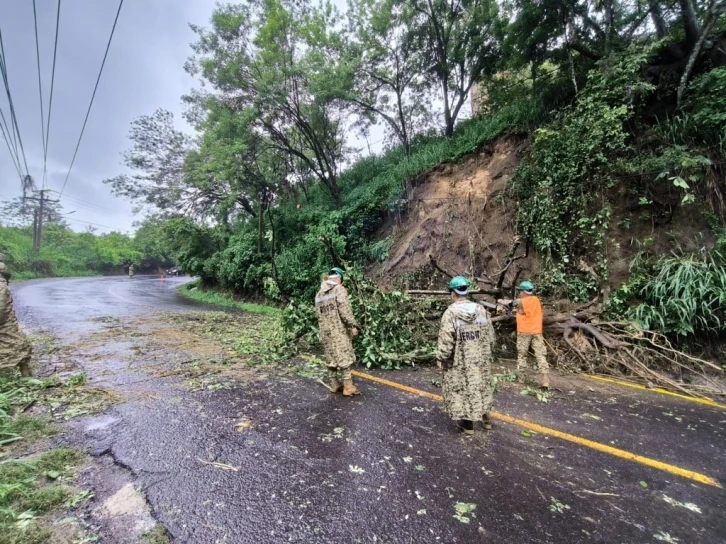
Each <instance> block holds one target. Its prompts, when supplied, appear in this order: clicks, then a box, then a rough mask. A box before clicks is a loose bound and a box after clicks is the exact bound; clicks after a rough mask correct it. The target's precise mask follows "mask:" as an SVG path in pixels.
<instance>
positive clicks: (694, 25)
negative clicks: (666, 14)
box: [678, 0, 701, 49]
mask: <svg viewBox="0 0 726 544" xmlns="http://www.w3.org/2000/svg"><path fill="white" fill-rule="evenodd" d="M678 4H679V5H680V6H681V19H683V30H684V31H685V33H686V41H687V42H688V47H689V49H690V48H692V47H693V46H695V45H696V42H698V38H699V36H700V35H701V27H700V25H699V24H698V18H697V17H696V9H695V8H694V7H693V0H678Z"/></svg>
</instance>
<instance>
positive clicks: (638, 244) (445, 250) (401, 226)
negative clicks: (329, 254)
mask: <svg viewBox="0 0 726 544" xmlns="http://www.w3.org/2000/svg"><path fill="white" fill-rule="evenodd" d="M529 144H530V142H529V140H528V139H526V138H523V137H521V136H519V137H518V136H512V135H508V136H504V137H502V138H499V139H497V140H495V141H493V142H490V143H488V144H485V145H484V146H482V147H481V148H480V149H479V151H478V152H476V153H474V154H471V155H468V156H466V157H464V158H463V159H462V160H461V161H459V162H457V163H454V164H442V165H440V166H438V167H436V168H434V169H433V170H431V171H429V172H427V173H425V174H423V175H421V176H419V178H418V179H416V180H414V182H413V183H412V184H411V186H410V188H409V191H408V196H409V206H408V210H407V212H406V213H405V214H402V215H400V216H396V217H391V218H389V219H388V221H387V223H386V225H384V227H383V228H382V229H381V231H380V232H379V233H378V236H377V237H376V238H377V239H379V240H382V239H384V238H386V237H389V236H390V237H392V238H393V244H392V246H391V249H390V252H389V258H388V259H387V260H385V261H384V262H382V263H380V264H377V265H374V266H372V267H371V268H369V270H368V274H369V276H371V277H373V278H374V279H375V280H376V281H377V282H378V283H379V284H381V285H383V286H388V287H392V286H396V287H398V288H406V289H411V288H435V289H442V288H443V287H444V286H445V284H446V279H445V277H444V276H443V275H442V274H440V273H438V272H436V271H435V269H434V268H432V267H431V265H430V264H429V257H428V256H429V255H432V256H433V257H434V258H435V259H436V260H437V261H438V263H439V264H440V265H441V266H442V267H443V268H445V269H447V270H449V271H450V272H452V273H455V274H462V275H466V276H468V277H478V278H483V279H486V280H489V281H494V282H496V280H497V279H498V277H499V274H500V272H501V270H502V269H503V267H504V266H505V264H506V262H507V257H508V254H509V252H510V249H511V247H512V239H513V238H514V236H515V235H516V234H517V233H516V230H515V229H516V213H517V202H515V201H514V200H513V198H512V195H511V193H510V192H509V191H508V190H507V189H508V182H509V181H510V179H511V178H512V176H513V175H514V172H515V170H516V168H517V166H518V165H519V163H520V162H521V161H522V159H523V158H524V157H525V156H526V155H527V153H528V151H529ZM667 189H668V188H667V187H666V188H665V190H667ZM670 192H672V191H670ZM641 196H642V195H641V194H639V193H638V191H637V190H636V189H635V188H634V187H633V186H632V184H628V183H619V184H617V185H616V186H615V187H614V188H613V189H612V190H611V191H610V194H609V195H608V197H607V198H608V201H609V204H610V206H611V212H612V213H611V221H610V228H609V231H608V233H607V237H606V251H607V254H608V266H609V279H610V286H611V288H612V289H617V288H618V287H619V286H620V285H621V284H622V283H623V282H625V281H627V279H628V274H629V264H630V263H631V261H632V260H633V258H634V257H635V256H636V254H638V253H641V252H642V253H645V254H648V255H651V256H660V255H667V254H669V253H671V252H674V251H678V250H680V249H682V250H685V251H697V250H698V249H699V248H701V247H711V246H713V244H714V241H715V240H714V237H713V235H712V233H711V232H710V229H709V228H708V226H707V224H706V221H705V219H704V217H703V215H702V213H701V212H702V211H703V210H697V209H694V206H690V207H688V206H680V205H679V201H678V199H680V196H679V195H676V196H678V199H676V200H674V201H673V202H670V203H669V202H667V201H666V200H665V197H664V198H663V199H662V201H663V202H666V204H664V205H661V206H660V208H658V209H654V208H653V206H655V203H654V204H652V205H650V206H648V207H643V206H642V205H641V204H639V200H640V197H641ZM671 196H672V195H671ZM661 208H663V209H661ZM523 242H524V241H523ZM524 251H525V244H524V243H522V245H521V246H520V247H519V248H518V249H517V252H516V256H520V255H522V254H523V253H524ZM583 261H584V262H585V263H586V264H588V265H592V264H594V263H590V262H588V259H587V256H583ZM537 272H538V260H537V256H536V255H535V254H534V252H533V251H529V253H528V255H527V257H524V258H519V259H517V260H516V261H515V262H514V263H513V264H512V266H510V267H509V269H508V271H507V273H506V276H505V281H504V283H505V285H511V284H512V282H513V281H514V280H515V279H516V280H517V281H521V280H524V279H528V278H532V279H534V280H536V279H537V278H536V276H537ZM490 287H491V286H490Z"/></svg>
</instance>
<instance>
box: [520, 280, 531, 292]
mask: <svg viewBox="0 0 726 544" xmlns="http://www.w3.org/2000/svg"><path fill="white" fill-rule="evenodd" d="M517 289H518V290H519V291H534V283H532V282H531V281H523V282H522V283H520V284H519V287H517Z"/></svg>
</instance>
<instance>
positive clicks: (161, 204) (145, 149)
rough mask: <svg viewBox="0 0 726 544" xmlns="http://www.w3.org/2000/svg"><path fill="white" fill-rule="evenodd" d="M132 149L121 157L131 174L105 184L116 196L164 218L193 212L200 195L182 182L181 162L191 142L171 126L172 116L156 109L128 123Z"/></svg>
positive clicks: (172, 122) (108, 180) (109, 180)
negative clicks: (162, 214)
mask: <svg viewBox="0 0 726 544" xmlns="http://www.w3.org/2000/svg"><path fill="white" fill-rule="evenodd" d="M129 139H130V140H131V142H132V147H131V149H129V150H128V151H126V152H125V153H124V154H123V160H124V164H125V165H126V167H127V168H129V170H131V173H130V174H122V175H120V176H116V177H114V178H111V179H106V180H104V183H106V184H107V185H110V186H111V190H112V192H113V193H114V194H115V195H117V196H122V197H126V198H128V199H129V200H131V201H132V202H134V203H135V204H136V206H137V209H141V208H149V207H151V208H154V209H156V210H158V211H159V212H161V213H164V214H167V215H177V214H178V213H180V212H186V213H194V212H195V211H196V210H197V209H198V204H199V194H198V192H197V191H194V190H192V189H191V188H190V187H188V186H187V185H186V184H185V182H184V161H185V160H186V157H187V154H188V153H189V152H190V151H191V150H192V149H193V147H194V146H193V142H192V139H191V138H190V137H189V136H188V135H186V134H184V133H183V132H181V131H180V130H177V129H176V128H175V127H174V115H173V114H172V113H171V112H169V111H166V110H162V109H158V110H156V111H155V112H154V113H153V114H151V115H143V116H141V117H139V118H137V119H135V120H134V121H133V122H132V123H131V133H130V135H129Z"/></svg>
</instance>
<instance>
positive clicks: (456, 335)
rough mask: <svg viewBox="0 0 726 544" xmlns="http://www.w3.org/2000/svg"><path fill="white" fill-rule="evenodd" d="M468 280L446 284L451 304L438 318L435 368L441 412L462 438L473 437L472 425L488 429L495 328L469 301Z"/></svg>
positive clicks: (491, 398)
mask: <svg viewBox="0 0 726 544" xmlns="http://www.w3.org/2000/svg"><path fill="white" fill-rule="evenodd" d="M469 287H470V284H469V280H467V279H466V278H464V277H463V276H457V277H455V278H453V279H452V280H451V282H449V291H450V293H451V300H452V304H451V305H450V306H449V307H448V308H447V309H446V311H445V312H444V315H443V316H442V318H441V327H440V329H439V346H438V352H437V354H436V366H438V367H439V368H440V369H442V370H443V371H444V378H443V383H442V393H443V396H444V409H445V410H446V412H447V413H448V414H449V416H450V417H451V419H453V420H454V421H456V423H457V425H458V426H459V428H460V429H461V430H462V431H464V433H465V434H469V435H471V434H474V422H475V421H479V420H481V421H482V423H483V424H484V428H485V429H487V430H488V429H491V428H492V424H491V419H490V417H489V412H490V410H491V408H492V402H493V392H492V386H491V370H492V345H493V344H494V327H493V325H492V322H491V319H490V318H489V313H488V312H487V311H486V309H485V308H484V306H482V305H481V304H477V303H476V302H472V301H470V300H469V299H468V298H467V296H468V294H469Z"/></svg>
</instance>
